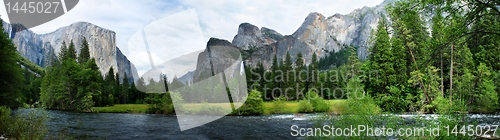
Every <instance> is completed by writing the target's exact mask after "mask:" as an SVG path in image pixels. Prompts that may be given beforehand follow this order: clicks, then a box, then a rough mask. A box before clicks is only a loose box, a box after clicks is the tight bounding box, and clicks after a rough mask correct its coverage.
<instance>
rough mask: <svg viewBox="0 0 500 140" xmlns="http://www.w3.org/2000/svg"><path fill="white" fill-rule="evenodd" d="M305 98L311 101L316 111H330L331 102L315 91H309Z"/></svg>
mask: <svg viewBox="0 0 500 140" xmlns="http://www.w3.org/2000/svg"><path fill="white" fill-rule="evenodd" d="M305 100H307V101H308V102H310V103H311V104H312V106H313V108H314V111H315V112H328V111H329V110H330V104H329V103H328V102H327V101H326V100H324V99H323V97H321V96H319V95H318V94H317V93H316V92H315V91H312V90H311V91H309V92H307V93H306V95H305Z"/></svg>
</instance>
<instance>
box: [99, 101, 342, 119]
mask: <svg viewBox="0 0 500 140" xmlns="http://www.w3.org/2000/svg"><path fill="white" fill-rule="evenodd" d="M344 102H345V100H328V103H329V104H330V106H331V109H330V112H331V113H333V114H340V113H341V112H342V110H343V109H344V108H343V104H344ZM205 105H206V104H204V103H187V104H184V106H183V107H184V108H186V109H190V110H199V109H200V108H202V107H203V106H205ZM225 105H227V103H210V106H219V107H223V106H225ZM285 105H286V106H285V108H283V109H282V110H283V112H282V113H281V114H294V113H299V111H298V110H299V102H297V101H288V102H286V103H285ZM148 107H149V105H148V104H115V105H114V106H107V107H93V108H92V109H91V110H92V112H94V113H146V111H147V109H148ZM273 109H274V104H273V102H264V115H269V114H276V113H273V112H272V110H273Z"/></svg>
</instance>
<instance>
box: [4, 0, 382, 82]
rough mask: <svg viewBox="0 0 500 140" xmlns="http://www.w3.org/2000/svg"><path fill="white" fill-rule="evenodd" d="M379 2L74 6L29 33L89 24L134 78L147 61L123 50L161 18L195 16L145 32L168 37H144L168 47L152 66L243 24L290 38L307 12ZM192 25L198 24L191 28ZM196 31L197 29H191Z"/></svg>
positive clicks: (171, 1) (157, 49) (193, 0)
mask: <svg viewBox="0 0 500 140" xmlns="http://www.w3.org/2000/svg"><path fill="white" fill-rule="evenodd" d="M382 1H383V0H356V1H346V0H272V1H266V0H259V1H255V0H238V1H234V0H218V1H207V0H179V1H175V0H80V2H79V3H78V5H76V7H75V8H73V9H72V10H71V11H69V12H68V13H66V14H65V15H63V16H61V17H59V18H57V19H55V20H52V21H50V22H48V23H45V24H42V25H40V26H37V27H35V28H32V30H33V31H35V32H37V33H48V32H52V31H55V30H56V29H58V28H60V27H63V26H68V25H70V24H72V23H74V22H78V21H86V22H90V23H93V24H96V25H98V26H101V27H104V28H107V29H110V30H113V31H115V32H116V33H117V44H118V47H119V48H120V49H121V50H122V52H123V53H124V54H126V55H127V57H128V58H129V59H131V60H132V62H133V63H134V64H135V65H136V66H137V69H138V71H139V74H142V73H144V72H145V71H147V70H148V69H149V68H151V66H150V62H149V57H147V53H145V49H144V48H140V47H139V46H136V47H130V46H128V45H129V43H130V42H129V40H131V38H133V37H132V36H133V34H134V33H136V32H137V31H139V30H140V29H141V28H143V27H144V26H145V25H147V24H149V23H151V22H153V21H157V20H159V19H162V18H165V17H169V16H174V17H175V14H176V13H178V12H181V11H185V10H188V11H189V9H191V10H192V11H191V12H193V11H196V14H197V16H196V17H192V16H185V17H183V16H177V17H175V18H174V19H175V20H172V21H170V22H166V23H168V25H165V26H161V25H157V26H155V28H156V29H154V28H150V29H148V28H146V30H145V31H149V32H150V33H152V34H153V33H155V32H157V33H162V31H167V32H168V34H166V36H148V37H149V38H148V40H151V42H163V43H165V42H168V43H166V44H162V45H164V46H155V45H153V46H152V47H151V48H150V50H152V52H154V53H155V54H154V55H153V56H154V57H153V59H154V61H155V63H157V64H160V63H162V62H165V61H168V60H169V59H172V58H174V57H175V56H180V55H183V54H186V53H189V52H193V51H197V50H198V49H199V48H204V47H205V45H206V41H208V39H209V38H210V37H217V38H222V39H226V40H229V41H231V40H232V39H233V37H234V35H236V33H237V30H238V25H239V24H240V23H243V22H249V23H251V24H254V25H256V26H259V27H268V28H271V29H274V30H276V31H278V32H280V33H282V34H284V35H289V34H292V33H293V32H294V31H295V30H296V29H297V28H298V27H299V26H300V25H301V24H302V22H303V21H304V19H305V17H306V16H307V15H308V14H309V13H310V12H319V13H322V14H323V15H324V16H326V17H328V16H331V15H334V14H335V13H341V14H348V13H350V12H351V11H353V10H355V9H357V8H362V7H363V6H375V5H377V4H380V3H382ZM5 13H6V11H5V7H4V6H0V14H1V15H5ZM188 14H192V13H188ZM2 17H3V18H5V16H2ZM196 22H198V23H199V24H195V23H196ZM199 25H201V29H200V28H199V27H196V26H199ZM158 27H163V28H158ZM169 27H172V28H169ZM200 30H201V31H200ZM164 35H165V34H164ZM200 40H201V41H200ZM148 42H149V41H148ZM136 43H138V44H140V43H141V42H136ZM159 44H161V43H159ZM156 61H157V62H156Z"/></svg>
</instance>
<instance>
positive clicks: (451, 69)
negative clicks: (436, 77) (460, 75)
mask: <svg viewBox="0 0 500 140" xmlns="http://www.w3.org/2000/svg"><path fill="white" fill-rule="evenodd" d="M453 47H454V43H453V44H451V64H450V105H453V103H452V101H453Z"/></svg>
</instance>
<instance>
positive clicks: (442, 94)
mask: <svg viewBox="0 0 500 140" xmlns="http://www.w3.org/2000/svg"><path fill="white" fill-rule="evenodd" d="M440 54H441V96H442V97H444V72H443V70H444V67H443V52H442V51H441V53H440Z"/></svg>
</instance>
